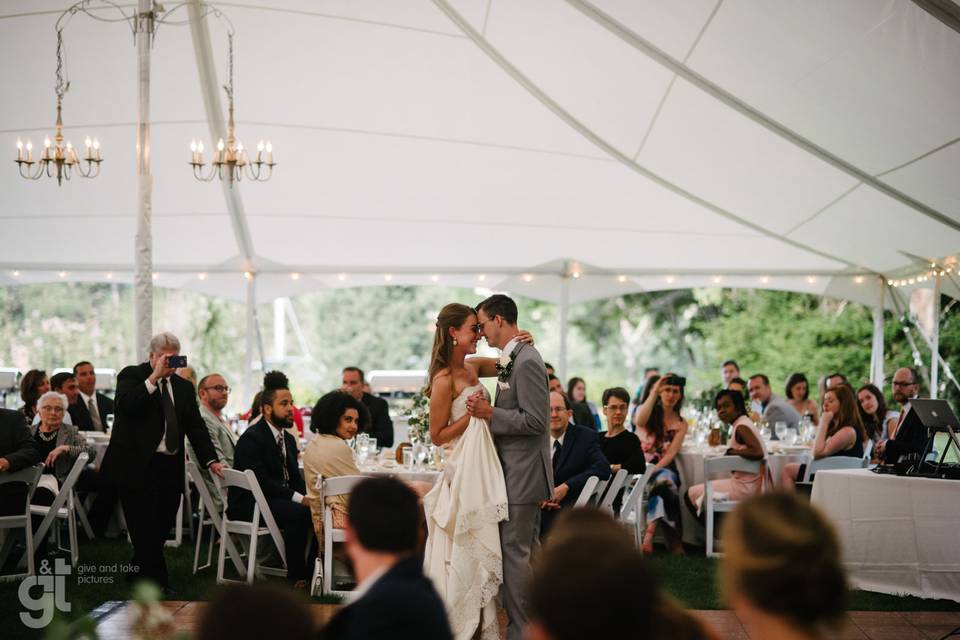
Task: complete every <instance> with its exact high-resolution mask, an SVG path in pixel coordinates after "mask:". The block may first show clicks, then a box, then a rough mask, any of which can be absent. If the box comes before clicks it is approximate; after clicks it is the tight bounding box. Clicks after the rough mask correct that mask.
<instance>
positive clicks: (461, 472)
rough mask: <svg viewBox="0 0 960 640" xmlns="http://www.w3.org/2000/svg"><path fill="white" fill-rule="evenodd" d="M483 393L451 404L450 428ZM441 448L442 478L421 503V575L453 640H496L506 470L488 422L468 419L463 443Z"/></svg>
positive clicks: (464, 396) (469, 392) (466, 392)
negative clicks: (423, 532) (423, 522)
mask: <svg viewBox="0 0 960 640" xmlns="http://www.w3.org/2000/svg"><path fill="white" fill-rule="evenodd" d="M483 389H484V388H483V386H482V385H479V384H477V385H474V386H472V387H468V388H466V389H464V390H463V391H462V392H461V393H460V395H458V396H457V397H456V398H454V400H453V407H452V409H451V414H450V419H451V422H453V421H456V420H458V419H459V418H460V417H462V416H463V415H465V414H466V413H467V398H468V397H469V396H470V395H472V394H474V393H476V392H477V391H479V390H483ZM484 393H486V391H485V390H484ZM446 448H447V449H448V451H450V452H449V453H448V455H447V457H446V459H445V462H444V468H443V475H442V476H441V478H440V479H439V480H438V481H437V484H435V485H434V487H433V489H431V490H430V493H428V494H427V495H426V496H424V498H423V506H424V511H425V512H426V516H427V534H428V535H427V548H426V553H425V556H424V573H426V574H427V575H428V576H429V577H430V579H431V580H432V581H433V584H434V586H435V587H436V588H437V591H438V592H439V593H440V597H441V598H442V599H443V602H444V604H445V605H446V608H447V615H448V617H449V619H450V628H451V629H452V631H453V637H454V638H456V640H469V639H470V638H473V637H476V636H479V637H480V638H483V639H487V638H490V639H495V638H499V637H500V630H499V625H498V622H497V610H496V604H495V602H494V600H495V598H496V595H497V592H498V591H499V590H500V585H501V584H502V583H503V556H502V553H501V551H500V529H499V526H498V523H499V522H500V521H501V520H506V519H507V488H506V484H505V483H504V480H503V467H502V466H501V465H500V458H499V457H498V456H497V450H496V448H495V447H494V445H493V437H492V436H491V435H490V426H489V424H488V423H487V421H486V420H481V419H479V418H471V419H470V424H469V425H468V426H467V430H466V431H464V432H463V435H462V436H460V437H459V438H457V439H456V440H453V441H451V442H450V443H448V445H447V447H446ZM451 450H452V451H451ZM478 626H482V628H481V630H480V633H479V634H477V628H478Z"/></svg>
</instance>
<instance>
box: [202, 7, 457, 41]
mask: <svg viewBox="0 0 960 640" xmlns="http://www.w3.org/2000/svg"><path fill="white" fill-rule="evenodd" d="M216 5H217V6H218V7H235V8H237V9H253V10H257V11H270V12H275V13H287V14H290V15H298V16H308V17H311V18H322V19H324V20H340V21H342V22H355V23H358V24H366V25H370V26H374V27H385V28H387V29H399V30H400V31H414V32H417V33H426V34H429V35H434V36H442V37H446V38H457V39H458V40H460V39H463V37H464V36H462V35H460V34H459V33H448V32H446V31H437V30H435V29H425V28H423V27H411V26H409V25H403V24H395V23H392V22H381V21H378V20H366V19H364V18H353V17H350V16H338V15H334V14H332V13H320V12H317V11H305V10H303V9H287V8H283V7H271V6H268V5H262V4H242V3H239V2H217V3H216Z"/></svg>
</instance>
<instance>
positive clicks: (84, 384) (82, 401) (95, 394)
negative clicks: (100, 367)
mask: <svg viewBox="0 0 960 640" xmlns="http://www.w3.org/2000/svg"><path fill="white" fill-rule="evenodd" d="M73 375H74V377H76V379H77V386H78V387H79V388H80V397H79V398H78V399H77V402H76V404H74V405H71V406H70V414H71V416H72V417H73V424H74V425H76V426H77V427H78V428H80V429H81V430H83V431H106V430H107V415H108V414H112V413H113V400H111V399H110V397H109V396H106V395H105V394H102V393H100V392H99V391H97V373H96V371H95V370H94V368H93V365H92V364H90V363H89V362H87V361H86V360H84V361H82V362H78V363H77V364H75V365H73Z"/></svg>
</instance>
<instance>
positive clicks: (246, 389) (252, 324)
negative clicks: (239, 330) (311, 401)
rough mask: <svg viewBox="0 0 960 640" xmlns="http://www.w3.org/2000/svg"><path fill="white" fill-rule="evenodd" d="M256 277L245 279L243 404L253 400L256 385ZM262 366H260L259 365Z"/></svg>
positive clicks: (257, 334)
mask: <svg viewBox="0 0 960 640" xmlns="http://www.w3.org/2000/svg"><path fill="white" fill-rule="evenodd" d="M255 278H256V276H254V275H252V274H251V277H249V278H247V331H246V336H245V342H246V344H245V345H244V347H245V348H244V350H243V393H244V396H243V397H244V402H246V401H247V398H250V399H252V398H253V393H254V392H253V389H254V387H255V386H256V385H254V383H253V347H254V340H258V342H259V334H260V331H259V328H258V327H257V289H256V280H255ZM260 358H261V360H260V361H261V363H262V362H263V349H262V347H261V353H260ZM261 366H262V364H261Z"/></svg>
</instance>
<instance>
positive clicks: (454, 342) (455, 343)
mask: <svg viewBox="0 0 960 640" xmlns="http://www.w3.org/2000/svg"><path fill="white" fill-rule="evenodd" d="M458 344H460V343H459V342H457V339H456V338H454V339H453V346H457V345H458Z"/></svg>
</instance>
